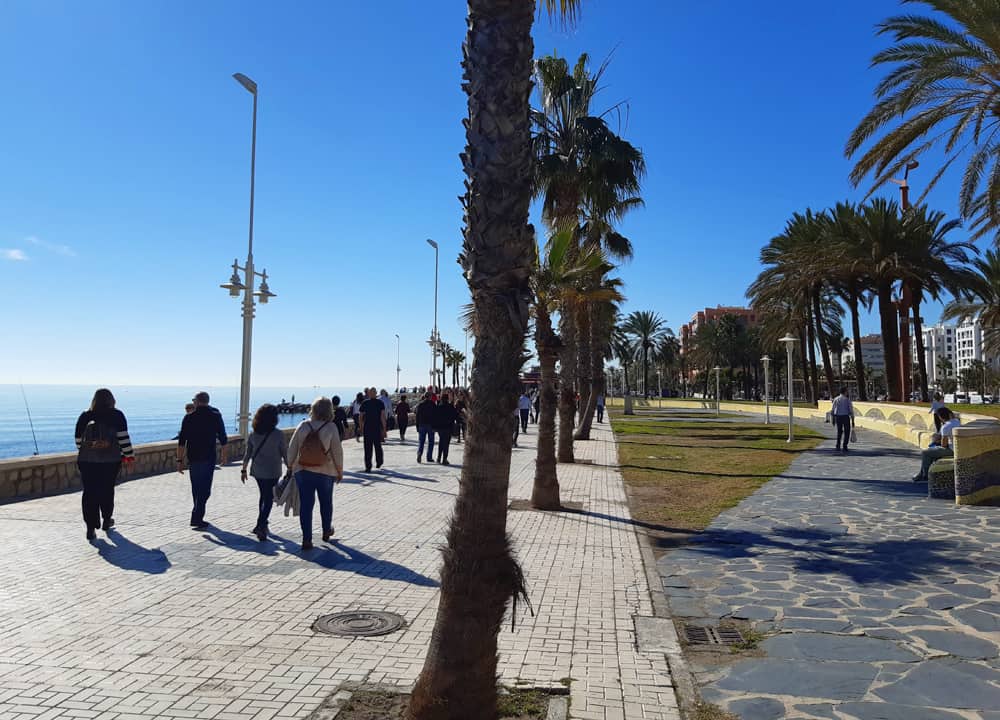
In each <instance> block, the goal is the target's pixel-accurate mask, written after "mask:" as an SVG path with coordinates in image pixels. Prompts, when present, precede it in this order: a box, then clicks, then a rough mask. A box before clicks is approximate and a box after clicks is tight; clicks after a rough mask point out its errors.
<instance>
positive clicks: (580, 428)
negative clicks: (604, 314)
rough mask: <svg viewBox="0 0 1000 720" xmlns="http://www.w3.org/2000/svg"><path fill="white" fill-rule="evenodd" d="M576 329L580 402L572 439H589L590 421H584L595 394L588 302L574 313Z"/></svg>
mask: <svg viewBox="0 0 1000 720" xmlns="http://www.w3.org/2000/svg"><path fill="white" fill-rule="evenodd" d="M576 320H577V323H576V329H577V339H578V342H577V345H576V354H577V364H576V367H577V373H576V385H577V387H578V388H579V389H580V402H579V407H578V410H579V417H578V418H577V420H578V423H577V429H576V433H575V434H574V435H573V439H574V440H590V423H588V422H585V420H586V418H587V408H588V407H590V404H591V402H593V404H594V407H595V408H596V407H597V396H596V395H594V393H593V389H594V388H593V385H594V384H593V379H592V377H591V375H592V371H593V367H594V358H593V351H592V348H593V346H594V343H593V336H592V335H593V329H594V326H593V315H592V313H591V307H590V305H589V304H587V303H585V304H584V305H581V306H580V308H579V311H578V312H577V314H576Z"/></svg>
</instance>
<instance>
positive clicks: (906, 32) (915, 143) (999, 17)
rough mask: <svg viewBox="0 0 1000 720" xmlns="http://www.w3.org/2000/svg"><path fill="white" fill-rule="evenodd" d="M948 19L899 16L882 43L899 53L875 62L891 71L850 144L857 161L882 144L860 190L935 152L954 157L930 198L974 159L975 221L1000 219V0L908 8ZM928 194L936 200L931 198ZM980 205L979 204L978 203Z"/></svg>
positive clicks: (967, 211) (927, 1)
mask: <svg viewBox="0 0 1000 720" xmlns="http://www.w3.org/2000/svg"><path fill="white" fill-rule="evenodd" d="M903 1H904V2H907V3H916V2H919V3H921V4H923V5H925V6H927V7H929V8H931V9H933V10H936V11H938V12H940V13H943V14H944V15H945V16H947V20H945V19H944V18H942V19H938V18H934V17H930V16H923V15H900V16H896V17H891V18H889V19H888V20H886V21H885V22H883V23H880V24H879V25H878V26H877V27H878V34H880V35H892V36H893V37H894V40H895V44H894V45H893V46H892V47H889V48H887V49H885V50H882V51H881V52H879V53H877V54H876V55H875V57H874V58H872V65H873V66H879V67H889V68H891V69H889V70H888V74H887V75H886V76H885V77H884V78H883V79H882V80H881V82H879V84H878V85H877V86H876V88H875V96H876V99H877V102H876V104H875V106H874V107H873V108H872V109H871V110H870V111H869V112H868V114H867V115H865V117H864V118H862V120H861V122H860V123H858V126H857V127H856V128H855V129H854V131H853V132H852V133H851V136H850V138H849V139H848V141H847V146H846V149H845V153H846V155H847V156H848V157H853V156H855V155H856V154H857V153H858V152H860V151H861V148H862V147H863V146H865V145H867V144H868V143H869V141H871V140H873V139H874V138H875V137H876V136H877V135H879V134H880V133H882V132H883V130H884V131H885V132H884V133H883V134H882V135H881V137H878V139H876V140H874V142H873V143H872V144H871V146H870V147H869V148H868V149H867V150H866V151H865V152H864V153H863V154H862V155H861V157H860V158H859V159H858V161H857V164H856V165H855V166H854V169H853V170H852V171H851V181H852V182H853V183H854V184H855V185H857V184H859V183H860V182H861V181H862V180H863V179H864V178H865V177H866V176H868V175H869V174H874V176H875V178H874V188H878V187H880V186H882V185H884V184H885V183H886V182H888V181H889V180H891V179H892V178H893V176H895V175H897V174H898V173H899V172H900V170H902V169H903V168H905V167H906V166H907V165H908V164H909V163H912V162H913V161H914V160H916V159H917V158H918V157H920V156H921V155H923V154H924V153H925V152H927V151H928V150H930V149H931V148H937V149H938V152H942V153H943V154H944V159H943V162H940V169H939V170H938V171H937V172H936V173H935V174H934V176H933V177H932V178H931V181H930V182H929V183H928V185H927V190H928V191H929V190H930V189H931V188H932V187H933V186H934V185H935V184H936V183H937V181H938V180H939V179H940V178H941V176H942V175H944V173H945V172H946V171H947V170H948V168H949V167H951V165H952V164H954V163H955V162H956V161H957V160H958V159H959V158H961V157H963V156H967V157H968V160H967V162H966V165H965V172H964V175H963V177H962V184H961V189H960V192H959V209H960V211H961V213H962V215H963V217H966V218H973V217H977V216H978V217H979V218H980V219H982V218H984V217H988V218H990V219H992V220H993V221H994V222H995V221H996V220H997V219H998V218H1000V163H998V157H1000V136H998V130H1000V122H998V118H1000V115H998V113H997V84H998V81H997V67H998V66H1000V33H998V32H997V27H998V26H1000V3H998V2H997V0H903ZM925 194H926V193H925ZM977 201H978V202H977Z"/></svg>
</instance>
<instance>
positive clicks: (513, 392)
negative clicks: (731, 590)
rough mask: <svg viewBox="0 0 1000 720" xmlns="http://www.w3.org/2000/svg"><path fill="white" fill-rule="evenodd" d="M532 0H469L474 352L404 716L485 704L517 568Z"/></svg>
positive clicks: (493, 705)
mask: <svg viewBox="0 0 1000 720" xmlns="http://www.w3.org/2000/svg"><path fill="white" fill-rule="evenodd" d="M534 11H535V4H534V2H531V1H528V2H510V1H509V0H469V2H468V32H467V35H466V39H465V45H464V60H463V68H464V79H465V82H464V84H463V87H464V89H465V91H466V93H467V94H468V118H467V120H466V123H465V125H466V149H465V152H464V153H463V154H462V163H463V166H464V169H465V173H466V176H467V182H466V187H467V191H466V194H465V197H464V203H463V204H464V208H465V218H466V220H465V222H466V227H465V232H464V235H465V241H464V245H463V251H462V255H461V256H460V262H461V264H462V266H463V268H464V271H465V277H466V281H467V282H468V284H469V290H470V292H471V295H472V303H473V308H474V316H473V317H474V320H473V327H474V328H475V336H476V339H475V346H474V350H475V356H474V357H475V360H474V370H473V373H472V392H471V394H470V401H469V408H468V410H469V416H470V422H469V434H468V440H467V442H466V445H465V450H464V459H463V462H462V475H461V480H460V482H459V489H458V497H457V499H456V502H455V509H454V512H453V514H452V518H451V520H450V522H449V524H448V530H447V535H446V543H447V544H446V547H445V548H444V549H443V551H442V556H443V563H442V566H441V588H440V593H439V601H438V607H437V616H436V619H435V623H434V629H433V631H432V633H431V637H430V642H429V644H428V648H427V654H426V656H425V659H424V665H423V669H422V670H421V673H420V676H419V678H418V679H417V682H416V685H415V687H414V689H413V693H412V695H411V698H410V703H409V709H408V715H409V718H410V719H411V720H469V719H473V720H480V719H481V720H487V719H489V720H492V718H495V717H496V716H497V702H496V701H497V633H498V632H499V630H500V625H501V623H502V622H503V617H504V612H505V610H506V608H507V601H508V600H510V599H511V598H514V599H516V598H517V597H518V596H519V595H522V594H524V593H525V592H526V591H525V585H524V576H523V574H522V572H521V568H520V566H519V565H518V563H517V561H516V560H515V559H514V556H513V554H512V552H511V547H510V541H509V538H508V537H507V529H506V525H507V490H508V483H509V477H510V454H511V443H512V436H511V422H512V417H513V414H514V409H515V407H516V404H517V397H518V394H519V391H520V384H519V377H518V375H519V372H520V370H521V366H522V364H523V362H524V337H525V333H526V332H527V327H528V316H527V315H528V314H527V308H528V303H529V300H530V297H531V290H530V287H529V277H530V274H531V263H530V259H531V258H533V257H534V254H535V250H534V238H533V234H532V231H531V227H530V226H529V224H528V206H529V203H530V200H531V190H530V177H531V166H532V165H531V162H532V161H531V126H530V122H529V114H528V110H529V95H530V91H531V70H532V57H533V54H534V48H533V43H532V40H531V25H532V21H533V20H534Z"/></svg>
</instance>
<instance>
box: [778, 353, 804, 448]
mask: <svg viewBox="0 0 1000 720" xmlns="http://www.w3.org/2000/svg"><path fill="white" fill-rule="evenodd" d="M798 341H799V340H798V338H796V337H795V336H794V335H792V334H791V333H788V334H787V335H785V337H783V338H781V339H780V340H779V341H778V342H780V343H784V345H785V351H786V353H787V356H788V364H787V367H788V442H791V441H792V440H794V439H795V429H794V427H793V425H792V420H793V417H794V415H793V409H792V393H793V392H794V390H793V388H792V351H793V350H794V348H795V343H797V342H798Z"/></svg>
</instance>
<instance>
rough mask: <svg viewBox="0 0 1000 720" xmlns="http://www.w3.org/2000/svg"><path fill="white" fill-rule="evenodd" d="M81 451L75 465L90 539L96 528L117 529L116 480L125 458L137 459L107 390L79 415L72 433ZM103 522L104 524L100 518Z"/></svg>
mask: <svg viewBox="0 0 1000 720" xmlns="http://www.w3.org/2000/svg"><path fill="white" fill-rule="evenodd" d="M73 436H74V438H75V439H76V447H77V450H78V453H77V456H76V465H77V467H78V468H79V469H80V482H81V484H82V485H83V497H82V498H81V505H82V509H83V522H84V524H85V525H86V526H87V539H88V540H93V539H94V538H95V537H97V528H102V529H103V530H104V532H107V531H108V530H110V529H111V528H112V526H114V524H115V518H114V512H115V480H116V479H117V478H118V473H119V472H120V471H121V467H122V459H123V458H124V461H125V462H126V463H131V462H133V461H134V460H135V452H134V451H133V450H132V440H131V439H129V436H128V422H127V421H126V420H125V415H124V413H122V411H121V410H118V409H116V408H115V396H114V395H112V393H111V391H110V390H108V389H107V388H101V389H99V390H98V391H97V392H95V393H94V398H93V399H92V400H91V401H90V409H89V410H85V411H84V412H82V413H81V414H80V417H79V418H77V421H76V429H75V432H74V433H73ZM102 517H103V518H104V522H103V523H102V522H101V518H102Z"/></svg>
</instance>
